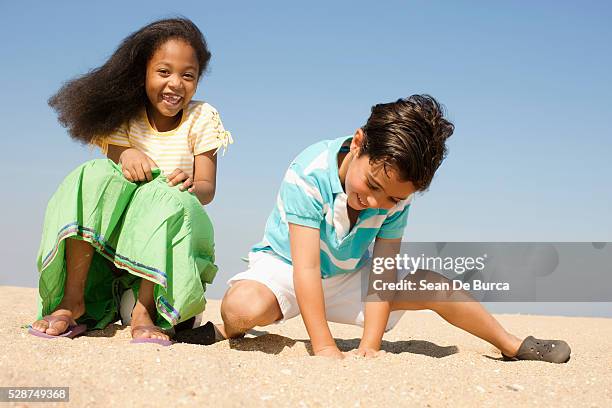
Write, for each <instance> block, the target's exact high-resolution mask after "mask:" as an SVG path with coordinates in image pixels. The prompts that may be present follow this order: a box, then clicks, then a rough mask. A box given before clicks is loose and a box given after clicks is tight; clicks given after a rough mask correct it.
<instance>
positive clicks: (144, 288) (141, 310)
mask: <svg viewBox="0 0 612 408" xmlns="http://www.w3.org/2000/svg"><path fill="white" fill-rule="evenodd" d="M156 314H157V309H156V307H155V283H153V282H151V281H148V280H147V279H141V280H140V289H139V290H138V300H137V302H136V305H134V310H132V322H131V323H130V324H131V326H132V337H133V338H151V339H161V340H169V339H170V338H169V337H168V335H166V334H165V333H163V332H161V331H159V330H151V327H152V326H155V323H154V322H153V319H154V318H155V316H156ZM139 327H140V328H141V329H139Z"/></svg>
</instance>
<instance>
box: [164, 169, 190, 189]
mask: <svg viewBox="0 0 612 408" xmlns="http://www.w3.org/2000/svg"><path fill="white" fill-rule="evenodd" d="M179 183H183V184H181V185H180V186H179V190H181V191H185V190H187V191H189V192H190V193H193V190H194V189H195V186H194V185H193V179H192V178H191V177H189V176H188V175H187V173H185V172H184V171H183V170H181V169H176V170H174V171H173V172H172V174H170V175H169V176H168V185H169V186H171V187H172V186H176V185H177V184H179Z"/></svg>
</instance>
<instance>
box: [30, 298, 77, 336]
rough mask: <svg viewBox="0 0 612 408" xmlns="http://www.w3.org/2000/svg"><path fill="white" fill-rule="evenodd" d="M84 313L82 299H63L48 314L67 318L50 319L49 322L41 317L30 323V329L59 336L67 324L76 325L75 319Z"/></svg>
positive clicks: (66, 327)
mask: <svg viewBox="0 0 612 408" xmlns="http://www.w3.org/2000/svg"><path fill="white" fill-rule="evenodd" d="M84 313H85V302H84V301H83V300H82V299H81V300H80V301H70V300H67V299H64V300H62V301H61V302H60V304H59V305H58V306H57V308H56V309H55V311H54V312H53V313H51V315H50V316H65V317H66V318H67V319H61V320H60V319H57V320H52V321H51V323H49V322H48V321H47V320H43V319H41V320H37V321H35V322H34V323H32V329H34V330H37V331H39V332H42V333H46V334H48V335H50V336H59V335H60V334H62V333H64V332H65V331H66V330H67V329H68V326H70V325H76V319H78V318H79V317H81V316H83V314H84Z"/></svg>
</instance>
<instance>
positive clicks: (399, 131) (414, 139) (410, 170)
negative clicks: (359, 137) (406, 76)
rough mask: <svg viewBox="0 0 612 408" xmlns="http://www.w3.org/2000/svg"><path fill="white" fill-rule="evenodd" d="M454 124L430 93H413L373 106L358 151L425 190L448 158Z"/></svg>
mask: <svg viewBox="0 0 612 408" xmlns="http://www.w3.org/2000/svg"><path fill="white" fill-rule="evenodd" d="M454 129H455V126H454V125H453V124H452V123H451V122H449V121H448V120H446V119H445V118H444V108H443V107H442V105H440V104H439V103H438V101H436V100H435V99H434V98H433V97H431V96H429V95H412V96H410V97H409V98H406V99H398V100H397V101H396V102H391V103H382V104H378V105H375V106H373V107H372V113H371V115H370V118H369V119H368V121H367V123H366V124H365V126H363V127H362V130H363V132H364V134H365V138H364V141H363V142H362V145H361V147H360V152H359V154H367V155H368V156H369V159H370V163H371V164H382V165H383V168H384V169H385V171H387V169H388V168H389V166H391V167H392V168H393V169H395V170H396V171H397V172H398V176H399V178H400V179H401V180H403V181H410V182H412V183H413V184H414V186H415V187H416V189H417V191H425V190H427V188H428V187H429V185H430V184H431V180H432V179H433V176H434V174H435V172H436V170H437V169H438V167H440V164H442V161H443V160H444V158H445V157H446V145H445V142H446V139H448V138H449V137H450V136H451V135H452V134H453V131H454Z"/></svg>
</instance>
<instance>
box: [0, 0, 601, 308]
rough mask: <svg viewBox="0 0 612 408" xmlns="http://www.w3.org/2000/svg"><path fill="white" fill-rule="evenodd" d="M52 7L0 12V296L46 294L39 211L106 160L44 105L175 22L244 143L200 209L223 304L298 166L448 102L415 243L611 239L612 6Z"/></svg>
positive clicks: (206, 93)
mask: <svg viewBox="0 0 612 408" xmlns="http://www.w3.org/2000/svg"><path fill="white" fill-rule="evenodd" d="M56 3H57V4H54V3H50V2H31V1H23V2H2V3H1V4H0V37H1V38H2V42H1V49H0V51H1V53H0V55H2V66H3V68H4V69H3V71H2V75H0V87H1V89H2V91H3V93H4V97H3V98H0V112H1V114H2V119H3V122H4V123H3V125H4V126H3V137H2V149H1V150H0V158H1V159H2V163H3V164H4V168H5V172H6V173H5V188H4V193H3V198H4V199H3V200H2V202H1V204H0V206H1V210H2V211H1V212H0V213H1V214H2V216H1V224H0V226H1V227H2V229H3V231H4V232H5V233H4V234H3V238H2V241H3V242H2V245H1V246H0V247H1V248H2V249H1V250H2V255H3V259H4V260H5V267H4V268H2V271H1V272H0V284H10V285H23V286H36V282H37V272H36V269H35V256H36V251H37V247H38V240H39V238H40V233H41V230H42V219H43V213H44V208H45V205H46V202H47V200H48V199H49V197H50V195H51V194H52V192H53V191H54V190H55V188H56V187H57V185H58V184H59V183H60V182H61V180H62V178H63V177H64V176H65V175H66V174H67V173H68V172H69V171H70V170H71V169H73V168H74V167H76V166H77V165H78V164H80V163H82V162H83V161H85V160H88V159H91V158H95V157H100V156H99V154H98V153H97V152H96V151H94V150H91V149H89V148H87V147H83V146H81V145H78V144H77V143H75V142H73V141H71V139H70V138H69V137H68V136H67V133H66V131H65V130H64V129H63V128H62V127H61V126H60V125H59V124H58V123H57V120H56V117H55V114H54V112H53V111H52V110H51V109H50V108H49V107H48V106H47V103H46V101H47V99H48V98H49V97H50V96H51V95H52V94H53V93H54V92H55V91H56V90H57V89H58V88H59V87H60V86H61V84H62V82H64V81H66V80H68V79H70V78H72V77H74V76H77V75H79V74H82V73H84V72H86V71H87V70H88V69H91V68H94V67H97V66H99V65H100V64H102V63H103V62H104V61H105V59H106V58H107V57H108V56H109V55H110V54H111V53H112V52H113V50H114V49H115V47H116V46H117V45H118V44H119V42H120V41H121V40H122V39H123V38H124V37H125V36H126V35H128V34H129V33H131V32H132V31H135V30H137V29H138V28H140V27H141V26H143V25H144V24H147V23H148V22H150V21H152V20H155V19H158V18H164V17H171V16H176V15H183V16H186V17H189V18H190V19H192V20H193V21H194V22H195V23H196V24H198V26H199V27H200V28H201V30H202V31H203V33H204V34H205V36H206V38H207V40H208V42H209V45H210V48H211V50H212V54H213V57H212V60H211V67H210V72H209V73H208V75H207V76H205V77H204V78H203V80H202V82H201V83H200V86H199V89H198V92H197V94H196V97H197V99H204V100H206V101H208V102H210V103H211V104H212V105H214V106H215V107H216V108H217V109H218V110H219V111H220V113H221V117H222V119H223V121H224V124H225V126H226V128H227V129H229V130H230V131H231V132H232V134H233V136H234V139H235V144H234V145H233V146H231V148H230V149H229V151H228V153H227V154H226V155H225V157H223V158H222V160H220V165H219V176H218V190H217V197H216V198H215V201H214V202H213V204H211V205H210V206H209V207H208V208H207V210H208V211H209V213H210V215H211V217H212V219H213V222H214V224H215V228H216V241H217V242H216V245H217V258H218V264H219V266H220V273H219V275H218V277H217V280H216V282H215V284H214V285H213V287H212V288H210V291H209V294H210V295H211V296H212V297H220V296H221V295H222V294H223V292H224V289H225V281H226V280H227V278H228V277H229V276H231V275H233V274H234V273H237V272H239V271H241V270H242V269H243V268H244V265H243V264H242V262H241V261H240V257H241V256H244V254H245V253H246V252H247V251H248V248H249V247H250V245H252V244H253V243H255V242H257V241H258V240H259V239H260V238H261V236H262V234H263V226H264V223H265V220H266V217H267V215H268V213H269V211H270V209H271V208H272V205H273V203H274V197H275V194H276V190H277V188H278V184H279V181H280V179H281V177H282V175H283V173H284V170H285V168H286V166H287V165H288V163H289V162H290V161H291V159H292V158H293V157H294V156H295V155H296V154H297V153H298V152H299V151H300V150H301V149H302V148H304V147H306V146H307V145H309V144H311V143H313V142H315V141H318V140H321V139H329V138H336V137H339V136H342V135H346V134H350V133H352V132H353V131H354V130H355V129H356V128H357V127H359V126H361V125H362V124H363V123H364V122H365V120H366V119H367V116H368V113H369V109H370V107H371V105H373V104H375V103H379V102H388V101H391V100H394V99H397V98H399V97H404V96H408V95H410V94H413V93H429V94H431V95H433V96H434V97H436V98H437V99H439V100H440V101H441V102H442V103H443V104H445V105H446V107H447V110H448V116H449V118H450V119H451V120H452V121H453V122H454V123H455V125H456V131H455V134H454V135H453V136H452V138H451V139H450V141H449V155H448V158H447V160H446V161H445V162H444V163H443V165H442V167H441V169H440V171H439V172H438V174H437V176H436V178H435V179H434V182H433V183H432V186H431V188H430V190H429V191H428V192H427V193H425V194H423V195H422V196H419V197H418V198H417V200H415V202H414V205H413V207H412V209H411V210H412V211H411V216H410V217H411V218H410V221H409V226H408V229H407V230H406V234H405V239H406V240H414V241H606V242H609V241H612V217H610V215H609V211H610V209H611V208H612V189H611V188H610V187H609V186H610V179H611V177H612V164H611V163H612V160H611V159H610V158H611V157H612V125H611V124H610V118H611V117H612V112H611V110H612V109H611V107H612V103H611V102H610V98H611V96H612V78H611V74H610V73H611V72H612V57H611V53H610V52H609V50H610V46H609V44H611V43H612V27H611V25H610V24H609V22H610V21H611V20H612V5H611V3H609V2H606V1H601V2H580V3H575V2H565V1H556V2H552V1H539V2H527V1H517V2H474V1H470V2H455V1H452V2H451V1H447V2H428V1H389V2H381V3H380V4H378V3H377V4H375V3H372V2H360V1H334V2H317V1H310V2H301V3H297V2H291V3H290V2H280V1H278V2H277V1H268V2H233V1H228V2H206V3H204V2H189V1H186V2H181V3H180V6H179V5H175V4H173V5H169V3H168V2H158V1H147V2H119V1H107V2H104V3H99V4H87V3H82V2H70V1H66V2H56ZM292 3H295V4H292ZM532 306H533V305H532ZM532 306H529V307H530V308H528V310H529V311H533V310H536V309H534V307H535V306H533V307H532ZM607 306H608V307H609V305H607ZM526 307H527V306H525V305H514V306H511V307H510V309H507V310H510V311H521V310H523V309H524V308H526ZM601 307H603V305H590V306H589V308H587V309H584V310H585V311H584V312H583V314H584V313H592V314H598V313H600V312H599V311H597V310H600V309H601ZM521 308H523V309H521ZM598 308H599V309H598ZM566 309H567V308H566ZM566 309H564V306H563V305H556V306H554V307H553V308H552V309H550V311H551V313H554V312H558V313H571V312H570V311H565V310H566ZM504 310H506V309H504ZM538 310H539V309H538ZM536 311H537V310H536Z"/></svg>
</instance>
